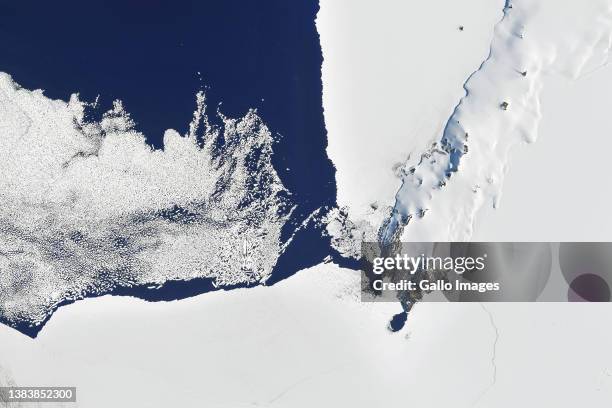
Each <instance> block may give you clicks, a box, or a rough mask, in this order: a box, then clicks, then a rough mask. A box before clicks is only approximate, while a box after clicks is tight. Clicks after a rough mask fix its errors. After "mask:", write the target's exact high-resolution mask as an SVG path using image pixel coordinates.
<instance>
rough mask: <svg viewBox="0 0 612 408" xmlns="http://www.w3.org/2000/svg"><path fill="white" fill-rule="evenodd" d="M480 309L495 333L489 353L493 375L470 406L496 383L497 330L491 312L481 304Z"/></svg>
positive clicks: (476, 402)
mask: <svg viewBox="0 0 612 408" xmlns="http://www.w3.org/2000/svg"><path fill="white" fill-rule="evenodd" d="M480 307H481V308H482V310H484V312H485V313H486V314H487V315H488V317H489V322H490V323H491V327H492V328H493V330H494V331H495V338H494V339H493V347H492V352H491V366H492V367H493V375H492V379H491V383H490V384H489V385H488V386H487V388H485V389H484V390H483V391H482V393H481V394H480V396H479V397H478V398H477V399H476V401H474V404H472V406H475V405H476V404H478V402H479V401H480V400H481V399H482V397H484V396H485V395H486V394H487V393H488V392H489V390H490V389H491V388H493V386H494V385H495V384H496V383H497V362H496V359H497V342H498V341H499V329H498V328H497V325H496V324H495V320H494V319H493V314H492V313H491V311H490V310H489V309H487V308H486V307H485V305H484V304H482V303H480Z"/></svg>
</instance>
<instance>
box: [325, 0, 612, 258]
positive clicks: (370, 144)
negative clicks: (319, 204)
mask: <svg viewBox="0 0 612 408" xmlns="http://www.w3.org/2000/svg"><path fill="white" fill-rule="evenodd" d="M391 3H393V2H390V3H389V4H391ZM324 4H325V3H324ZM460 4H461V6H459V5H456V7H460V8H462V9H463V8H465V7H467V6H464V4H463V2H461V3H460ZM496 6H497V7H498V8H497V11H498V12H499V15H498V14H497V13H493V12H491V14H490V15H489V14H487V13H484V14H483V13H482V12H476V11H474V12H473V13H470V16H472V18H476V19H478V20H480V21H483V20H486V19H489V18H492V17H493V16H496V17H498V16H499V17H498V18H500V21H499V22H498V23H497V24H494V25H493V24H491V25H490V29H491V32H492V33H493V37H492V40H491V42H490V45H488V46H487V47H489V51H488V56H486V57H484V58H482V59H481V60H480V61H479V62H477V63H474V62H473V59H472V58H473V55H477V54H469V53H467V54H466V55H465V56H463V55H462V57H461V58H459V59H460V60H461V63H462V64H466V63H467V64H469V63H472V64H473V65H472V71H473V73H470V74H467V75H465V76H464V78H463V82H464V83H463V87H464V88H465V89H464V90H461V93H462V94H463V96H462V97H460V98H457V99H456V101H455V105H456V106H455V107H454V109H452V110H451V112H450V113H449V114H448V115H447V116H446V117H445V118H444V119H443V120H444V122H443V123H444V124H443V126H441V127H440V126H438V128H436V124H439V121H440V120H441V117H440V116H439V115H425V114H423V113H422V110H423V109H424V108H423V106H422V105H423V102H425V106H426V107H429V106H430V105H429V104H427V100H424V98H427V97H429V95H430V94H431V92H433V91H431V90H430V88H429V87H428V88H427V90H423V92H416V90H418V89H419V88H418V86H417V87H414V88H413V92H412V94H415V95H418V96H417V97H414V98H412V97H410V95H411V93H410V92H409V91H408V90H406V91H402V92H401V93H402V96H403V98H405V99H407V101H406V102H405V103H403V101H399V100H397V99H395V100H394V99H391V98H388V97H387V95H386V94H385V92H384V88H378V89H373V90H371V91H370V92H365V91H364V90H363V89H362V88H361V85H362V82H363V81H355V82H354V87H353V89H359V92H361V95H362V97H361V98H356V97H353V99H352V100H353V101H355V100H359V101H360V102H359V103H352V104H351V103H349V102H348V97H347V98H346V99H345V100H344V103H343V104H341V103H339V102H338V101H339V100H340V99H339V98H340V97H339V96H338V95H350V92H351V91H349V92H346V91H344V89H346V88H347V87H346V85H344V86H343V85H342V84H343V81H346V79H344V78H343V77H342V76H341V75H337V74H336V75H334V72H339V71H340V68H337V67H335V65H334V58H342V57H334V54H335V51H334V50H336V49H338V48H340V47H338V46H335V47H332V46H331V45H330V44H328V45H327V46H328V47H329V48H327V54H326V63H327V64H329V66H328V67H327V68H325V69H324V74H327V75H329V77H328V78H327V81H326V84H327V85H326V88H325V92H326V97H325V98H324V101H325V103H326V104H328V106H326V115H327V116H328V117H329V120H328V122H329V132H330V136H329V138H330V148H329V154H330V157H332V160H334V162H335V164H336V166H337V169H338V175H337V179H338V184H339V186H338V200H339V203H340V205H345V206H346V207H347V212H348V220H349V221H351V227H352V228H354V229H355V230H356V231H359V232H354V233H353V235H354V236H359V235H360V233H365V234H366V238H368V237H369V238H371V237H372V235H373V234H374V233H375V232H380V238H381V239H382V240H386V241H391V240H399V239H400V238H401V239H403V240H423V241H426V240H466V239H470V238H471V237H472V235H473V233H474V229H473V227H474V222H475V217H476V214H477V213H478V211H479V210H480V209H481V207H482V206H483V205H485V206H493V207H496V206H498V205H499V204H500V199H501V192H502V184H503V181H504V177H505V175H506V173H507V172H508V171H510V172H511V171H512V160H511V155H509V153H510V150H511V148H512V147H513V146H515V145H518V144H520V143H522V142H527V143H531V142H534V141H535V140H536V139H537V135H538V126H539V123H540V120H541V116H542V113H541V112H542V109H541V102H540V94H541V91H542V89H543V88H545V87H546V84H547V82H549V81H552V79H551V78H555V77H559V76H561V77H565V78H568V79H570V80H573V79H577V78H580V77H581V75H586V74H588V73H590V72H591V71H592V70H596V69H597V68H598V67H600V66H602V64H605V62H606V61H607V57H608V51H609V48H610V45H611V38H612V37H611V36H612V16H611V9H610V7H611V4H610V2H609V1H605V0H601V1H592V2H577V1H562V2H558V1H512V2H507V3H501V2H499V3H498V4H496ZM328 7H329V10H333V8H334V7H340V6H339V5H337V4H336V5H334V6H331V5H330V6H328ZM432 7H433V6H432ZM406 8H407V9H409V8H410V7H409V6H408V5H407V6H406ZM381 9H382V10H385V7H384V6H383V7H382V8H381ZM410 9H411V10H413V9H412V8H410ZM424 9H425V10H429V9H428V7H424ZM440 9H446V8H445V7H440ZM323 10H325V5H324V6H323ZM400 10H401V9H400V8H398V9H397V10H396V14H394V16H393V17H389V16H388V14H385V16H387V17H388V18H400V17H397V15H398V14H401V13H398V11H400ZM420 12H423V11H420ZM426 12H427V11H425V13H426ZM373 13H374V16H376V14H375V12H373ZM418 13H419V11H416V12H414V13H411V16H414V15H415V14H418ZM349 14H350V13H349ZM407 14H408V13H407ZM441 14H442V15H441V16H439V17H440V18H434V19H433V20H434V21H435V22H434V23H433V24H437V23H438V22H439V21H444V22H445V23H446V26H447V27H448V26H451V25H452V26H453V28H454V29H456V25H458V24H453V23H454V20H452V22H451V21H448V19H454V18H457V17H456V14H455V13H448V14H447V13H441ZM450 16H452V17H450ZM488 16H490V17H488ZM406 18H409V17H406ZM368 21H369V22H376V21H378V20H377V19H376V18H372V16H370V17H369V19H368ZM428 21H429V20H428ZM489 21H490V20H489ZM354 24H355V25H356V26H357V25H358V24H359V23H358V22H354ZM372 24H373V23H372ZM380 25H381V26H383V25H385V26H390V27H396V26H397V25H396V24H393V23H389V21H388V20H386V21H385V23H383V22H382V21H381V23H380ZM408 25H409V26H411V24H408ZM469 28H470V25H469V24H467V23H466V24H462V30H461V29H460V30H455V32H453V35H454V40H455V41H457V38H462V37H461V36H462V35H464V34H466V33H467V32H469ZM328 29H329V30H331V28H328ZM387 29H388V28H387ZM382 30H383V31H384V30H385V29H382ZM365 31H368V30H365ZM372 31H375V30H374V29H373V30H372ZM407 31H409V29H407ZM323 32H325V29H323ZM362 35H366V34H362ZM439 35H442V34H440V33H435V34H434V32H432V33H431V37H433V38H434V40H432V41H436V39H437V38H438V36H439ZM389 37H391V38H393V36H389ZM415 37H416V38H419V40H418V41H417V40H416V38H415ZM340 38H343V39H346V38H347V37H342V36H340ZM421 38H428V40H429V38H430V37H429V36H427V35H425V34H424V32H423V30H421V36H417V35H416V34H414V33H411V32H407V33H406V35H405V36H404V37H403V38H402V39H403V41H404V45H403V47H402V48H399V49H410V50H413V49H417V50H418V49H419V47H418V46H416V47H411V45H414V44H419V43H420V42H421V40H420V39H421ZM478 38H479V39H480V40H481V41H482V40H483V39H485V38H488V37H487V36H486V35H479V37H478ZM337 41H339V40H337ZM347 42H348V41H347ZM427 42H428V43H430V42H429V41H427ZM449 43H450V42H449ZM323 44H324V49H326V46H325V44H327V43H326V41H323ZM359 44H361V45H363V44H367V42H359ZM430 44H432V45H433V44H435V43H430ZM381 47H384V45H383V46H381ZM371 48H372V49H377V47H376V46H372V47H371ZM349 49H351V48H350V47H349ZM455 49H456V47H455ZM472 49H473V50H479V49H480V48H479V43H478V42H476V41H473V42H472ZM360 51H361V52H360V55H367V54H368V52H367V49H366V50H365V51H364V50H363V49H360ZM387 52H388V51H387ZM473 53H475V51H473ZM390 54H391V55H392V57H390V58H388V61H393V58H400V57H399V56H401V51H398V52H396V53H393V52H392V53H390ZM398 54H399V56H398ZM330 55H331V56H330ZM445 57H446V58H447V60H453V61H454V59H455V58H452V57H449V54H446V55H445ZM345 59H348V58H345ZM373 60H374V61H376V62H377V63H380V64H384V63H382V62H380V61H381V59H380V58H373ZM423 60H424V59H423V58H422V57H420V56H417V57H416V58H415V59H414V60H412V61H411V63H410V66H411V67H412V66H414V65H417V66H419V67H421V66H422V65H425V64H423V63H418V64H417V63H416V62H415V61H423ZM427 61H428V63H429V61H433V65H434V66H436V65H437V64H436V61H435V59H433V60H432V59H429V60H427ZM389 65H394V66H397V65H398V64H389ZM442 65H445V66H446V67H447V69H449V70H450V68H448V66H449V65H450V66H452V67H454V66H455V65H456V64H442ZM343 69H344V68H343ZM419 69H424V68H419ZM392 72H393V71H392V70H389V73H387V75H384V73H385V72H384V70H383V69H381V70H380V72H379V73H378V75H372V78H374V79H373V80H372V81H374V82H375V81H386V82H385V83H388V84H389V86H396V89H397V88H399V87H400V86H402V85H397V84H398V83H406V82H408V83H412V82H418V83H419V84H422V83H426V84H428V83H430V82H435V81H436V80H437V81H438V83H440V82H441V81H443V80H444V78H442V77H441V76H440V75H439V73H438V72H436V71H435V70H434V69H432V70H430V71H429V72H427V73H421V72H414V71H410V69H406V70H404V74H405V77H406V78H405V79H403V80H402V81H400V80H399V78H398V79H397V82H396V79H395V78H393V79H391V80H390V75H391V73H392ZM415 74H416V75H415ZM418 74H422V75H418ZM357 84H359V86H358V85H357ZM443 87H444V88H445V89H449V88H450V89H453V88H452V86H449V84H447V83H444V84H443ZM353 92H354V91H353ZM457 92H459V91H457ZM368 101H374V102H368ZM415 101H418V102H415ZM367 103H370V105H369V106H370V109H369V114H365V112H361V113H359V114H355V112H351V109H358V108H354V106H356V105H357V106H361V105H362V104H367ZM390 106H395V109H404V112H403V114H401V115H400V114H399V112H398V113H397V114H390V115H385V114H384V112H386V109H387V108H388V107H390ZM415 106H416V107H417V108H415ZM376 109H378V110H376ZM419 109H420V111H419ZM582 110H585V108H584V107H583V108H582ZM336 112H338V113H336ZM351 114H353V115H354V116H353V119H352V120H351V119H350V118H349V116H350V115H351ZM366 118H377V119H376V120H373V119H366ZM379 118H384V119H379ZM558 119H559V118H554V119H552V120H558ZM564 119H566V120H567V118H564ZM364 122H365V123H364ZM386 122H393V123H401V129H384V128H382V127H383V125H381V124H384V123H386ZM423 122H425V123H427V124H428V125H427V126H425V129H423V130H419V129H416V130H410V131H407V130H406V129H412V127H413V126H417V124H419V123H423ZM347 123H349V124H354V126H357V127H362V128H367V126H368V123H370V124H372V123H375V126H379V125H380V126H381V129H376V130H374V129H370V130H368V131H361V132H355V131H353V129H350V128H348V127H350V126H352V125H347ZM427 129H430V130H427ZM432 129H433V132H432V131H431V130H432ZM592 131H595V132H596V130H594V129H593V130H592ZM406 133H416V134H418V135H419V137H420V138H421V139H420V140H421V142H416V143H415V140H414V136H409V137H407V136H406ZM343 143H350V144H351V145H353V146H356V147H355V148H354V149H347V148H346V147H341V146H342V144H343ZM567 143H576V142H575V141H573V140H572V141H571V142H570V141H568V142H567ZM334 146H338V148H337V149H336V148H335V147H334ZM380 146H384V147H380ZM413 149H418V150H413ZM346 150H350V153H345V151H346ZM549 150H550V149H549ZM398 151H403V152H404V155H405V156H406V157H405V159H404V160H401V161H399V162H398V161H397V160H396V159H395V158H393V157H392V155H393V154H397V152H398ZM381 152H383V153H381ZM408 152H412V154H411V155H410V157H409V158H408V156H407V154H408ZM348 156H350V160H349V159H347V157H348ZM546 156H547V157H546V158H539V159H538V160H539V162H538V167H549V168H554V167H558V166H560V163H558V162H557V161H556V160H555V155H554V152H549V153H548V154H547V155H546ZM546 159H547V160H548V163H550V164H548V163H545V162H544V161H545V160H546ZM347 161H350V162H353V163H354V164H353V167H351V166H350V165H346V164H345V162H347ZM381 168H384V169H386V170H385V171H387V174H386V175H383V174H381V173H380V172H381V171H382V170H380V169H381ZM532 168H534V167H532ZM391 170H396V173H397V174H399V177H400V179H401V187H399V188H398V189H397V190H396V192H397V194H395V201H394V204H393V210H392V211H389V208H388V207H386V205H387V204H388V200H386V201H382V202H381V201H379V202H378V204H382V205H378V204H376V205H372V206H371V207H370V209H369V210H367V209H365V208H366V205H367V204H368V203H367V201H371V202H372V203H374V199H375V196H374V195H373V196H372V197H368V199H367V200H365V199H363V198H362V197H363V196H364V195H365V194H367V193H365V192H372V191H376V193H373V194H376V195H377V196H378V197H380V198H379V200H382V199H383V198H384V197H389V195H388V193H387V194H384V193H382V192H381V191H380V190H378V189H381V188H383V187H382V186H387V190H388V189H392V188H393V185H394V184H396V183H398V181H397V178H396V177H394V176H393V174H391ZM364 185H366V186H370V185H371V186H373V187H372V189H370V188H364V187H363V186H364ZM349 191H353V193H349ZM364 191H365V192H364ZM374 208H378V209H377V210H375V209H374ZM389 213H391V215H390V216H389V215H388V214H389ZM381 214H384V217H383V220H382V221H381V219H380V215H381ZM508 216H510V215H509V214H508ZM514 216H518V214H515V215H514ZM364 220H366V221H369V222H364ZM407 224H408V226H407V227H406V225H407ZM381 225H382V228H381V229H380V230H379V229H378V228H379V227H380V226H381ZM349 230H350V228H349ZM331 231H332V233H335V234H336V235H337V234H338V233H341V234H345V235H346V228H345V229H344V230H343V229H341V228H339V227H338V226H337V225H333V224H332V225H331ZM491 239H494V238H492V237H491ZM525 239H528V238H525ZM343 242H344V243H345V242H346V241H343ZM348 252H350V251H348Z"/></svg>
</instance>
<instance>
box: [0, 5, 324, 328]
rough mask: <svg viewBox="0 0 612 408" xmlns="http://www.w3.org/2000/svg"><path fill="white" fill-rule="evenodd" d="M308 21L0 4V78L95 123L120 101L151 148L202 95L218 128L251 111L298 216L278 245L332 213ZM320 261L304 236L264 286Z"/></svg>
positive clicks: (307, 15) (320, 250)
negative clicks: (87, 110)
mask: <svg viewBox="0 0 612 408" xmlns="http://www.w3.org/2000/svg"><path fill="white" fill-rule="evenodd" d="M317 11H318V1H317V0H299V1H287V0H217V1H205V0H202V1H190V0H105V1H97V2H93V1H83V0H78V1H77V0H62V1H54V2H51V1H33V0H20V1H12V0H10V1H9V0H0V71H4V72H8V73H10V74H11V75H12V76H13V78H14V79H15V81H17V82H18V83H19V84H20V85H22V86H23V87H25V88H28V89H35V88H42V89H44V91H45V94H46V95H47V96H49V97H52V98H61V99H64V100H67V99H68V98H69V96H70V94H71V93H74V92H79V93H80V95H81V99H83V100H88V101H93V100H95V98H96V97H97V96H99V97H100V100H99V101H100V109H99V111H98V112H97V113H96V112H94V113H93V114H94V115H95V114H101V113H102V112H103V111H105V110H107V109H109V108H110V107H111V103H112V101H113V100H114V99H117V98H119V99H121V100H122V101H123V102H124V105H125V108H126V110H127V111H128V112H130V113H131V115H132V118H133V119H134V120H135V121H136V122H137V128H138V129H139V130H140V131H142V132H143V133H144V134H145V135H146V137H147V140H148V142H149V143H150V144H151V145H152V146H154V147H157V148H160V147H161V143H162V136H163V132H164V130H166V129H167V128H174V129H176V130H178V131H179V132H180V133H184V132H185V131H186V130H187V128H188V125H189V122H190V120H191V117H192V114H193V110H194V108H195V93H196V92H197V91H198V90H200V89H202V87H207V88H208V90H207V92H206V94H207V97H208V105H209V107H212V108H213V109H215V107H216V105H217V104H218V103H220V102H222V107H221V110H222V112H223V113H224V114H226V115H228V116H233V117H238V116H241V115H243V114H244V113H245V112H246V111H247V110H248V109H249V108H252V107H254V108H257V109H258V111H259V114H260V116H262V118H263V120H264V122H265V123H266V124H267V125H268V126H269V127H270V129H271V130H272V132H273V133H278V134H280V135H281V136H282V137H281V138H280V141H279V143H278V144H277V145H275V147H274V151H275V155H274V158H273V161H274V166H275V168H276V170H277V172H278V173H279V175H280V177H281V179H282V181H283V183H284V185H285V186H286V187H287V188H288V189H289V190H290V191H291V192H292V193H293V198H294V200H295V201H296V203H297V205H298V208H297V211H296V212H295V213H294V217H293V219H292V221H291V223H290V225H288V226H287V228H286V231H285V234H286V235H287V234H289V233H291V232H292V231H293V229H294V227H295V226H296V225H298V224H300V223H301V222H302V221H303V220H304V219H305V217H307V216H308V215H309V214H310V213H311V212H312V211H314V210H316V209H317V208H319V207H324V206H328V207H333V206H334V205H335V194H336V187H335V181H334V168H333V166H332V164H331V162H330V161H329V160H328V158H327V156H326V153H325V148H326V145H327V137H326V130H325V125H324V122H323V109H322V84H321V63H322V55H321V49H320V45H319V37H318V33H317V31H316V27H315V17H316V13H317ZM198 72H199V74H198ZM286 169H289V170H286ZM328 254H330V249H329V242H328V240H327V239H325V238H323V237H322V235H321V231H320V230H318V229H317V228H315V227H310V228H307V229H305V230H303V231H302V232H300V233H299V234H298V235H297V236H296V237H295V240H294V242H293V244H292V245H291V246H290V247H289V248H288V250H287V251H286V252H285V254H284V255H283V256H281V258H280V259H279V262H278V265H277V268H276V270H275V271H274V274H273V277H272V279H271V280H270V282H269V283H272V284H273V283H275V282H278V281H279V280H281V279H284V278H286V277H287V276H290V275H292V274H293V273H295V272H296V271H298V270H300V269H302V268H304V267H307V266H311V265H314V264H316V263H318V262H320V261H321V260H322V259H323V258H324V257H325V256H327V255H328ZM210 290H211V285H210V282H206V281H205V280H204V281H202V282H200V281H194V282H180V283H169V284H168V285H165V287H164V288H161V289H156V290H151V289H148V288H131V289H128V290H126V289H118V290H117V293H116V294H119V295H132V296H137V297H142V298H145V299H148V300H169V299H179V298H182V297H188V296H193V295H196V294H198V293H203V292H206V291H210ZM20 330H21V331H24V332H26V333H28V334H30V335H35V334H36V332H37V329H36V330H34V329H32V328H29V329H28V328H26V327H22V328H20ZM32 330H34V332H33V331H32Z"/></svg>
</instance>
